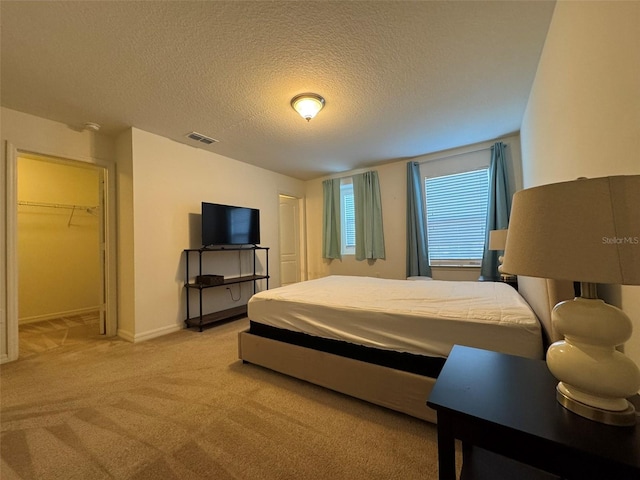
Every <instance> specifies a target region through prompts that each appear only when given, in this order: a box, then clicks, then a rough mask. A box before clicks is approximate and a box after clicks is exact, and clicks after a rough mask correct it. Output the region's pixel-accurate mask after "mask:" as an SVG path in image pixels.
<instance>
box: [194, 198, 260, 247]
mask: <svg viewBox="0 0 640 480" xmlns="http://www.w3.org/2000/svg"><path fill="white" fill-rule="evenodd" d="M259 243H260V210H258V209H256V208H245V207H234V206H232V205H220V204H218V203H207V202H202V245H203V246H204V247H209V246H212V245H258V244H259Z"/></svg>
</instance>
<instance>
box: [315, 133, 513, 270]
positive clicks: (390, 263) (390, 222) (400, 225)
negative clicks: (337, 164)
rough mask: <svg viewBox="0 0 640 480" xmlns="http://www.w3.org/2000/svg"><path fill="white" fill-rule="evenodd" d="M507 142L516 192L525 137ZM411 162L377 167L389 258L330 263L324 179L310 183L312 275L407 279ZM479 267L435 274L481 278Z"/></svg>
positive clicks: (486, 145)
mask: <svg viewBox="0 0 640 480" xmlns="http://www.w3.org/2000/svg"><path fill="white" fill-rule="evenodd" d="M502 141H503V142H504V143H505V144H507V145H508V155H509V158H510V160H511V162H510V164H509V166H508V168H509V171H508V174H509V176H510V181H511V182H512V185H514V188H515V190H519V189H520V188H522V171H521V165H520V162H521V161H520V138H519V136H518V135H510V136H508V137H505V138H503V139H502ZM493 143H495V142H493V141H492V142H484V143H480V144H475V145H469V146H466V147H461V148H456V149H453V150H447V151H445V152H438V153H434V154H429V155H423V156H420V157H416V158H415V159H413V160H415V161H418V162H423V161H431V160H436V159H438V158H443V157H447V156H451V155H457V154H461V153H466V152H473V151H475V150H478V149H484V148H489V147H491V145H493ZM407 162H408V159H404V160H399V161H396V162H392V163H388V164H386V165H379V166H376V167H374V168H372V169H374V170H377V171H378V177H379V179H380V195H381V197H382V222H383V228H384V241H385V251H386V259H384V260H376V261H368V260H364V261H356V259H355V256H353V255H345V256H343V258H342V260H332V261H328V260H326V259H323V258H322V214H323V213H322V210H323V195H322V182H323V180H325V179H326V178H329V177H323V178H319V179H315V180H310V181H308V182H307V234H308V237H307V238H308V240H307V246H308V256H309V261H308V267H309V278H310V279H311V278H319V277H324V276H327V275H360V276H369V277H382V278H406V270H407V267H406V228H407V223H406V222H407V220H406V215H407V214H406V204H407V193H406V192H407ZM362 171H364V170H357V171H352V172H344V173H342V174H340V175H338V176H339V177H343V176H349V175H352V174H354V173H358V172H362ZM479 275H480V269H479V268H444V267H441V268H435V269H433V278H435V279H438V280H477V279H478V276H479Z"/></svg>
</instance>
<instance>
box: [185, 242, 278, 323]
mask: <svg viewBox="0 0 640 480" xmlns="http://www.w3.org/2000/svg"><path fill="white" fill-rule="evenodd" d="M223 251H224V252H229V251H246V252H252V255H253V274H251V275H241V276H238V277H229V278H224V279H223V281H222V283H216V284H214V285H211V284H204V283H198V282H196V278H197V277H194V278H191V276H190V273H189V256H190V254H192V253H193V254H195V253H197V254H198V274H197V276H202V254H203V253H208V252H223ZM184 252H185V264H186V265H185V283H184V287H185V290H186V292H187V301H186V303H187V318H186V320H185V324H186V326H187V328H189V327H198V328H199V331H201V332H202V327H203V326H205V325H209V324H211V323H215V322H221V321H224V320H229V319H232V318H236V317H241V316H245V315H246V314H247V305H246V304H244V305H239V306H237V307H233V308H229V309H226V310H220V311H216V312H211V313H206V314H204V313H203V311H202V295H203V291H204V290H207V289H209V288H217V287H222V286H225V285H233V284H238V283H245V282H253V293H256V289H257V282H258V281H259V280H264V281H265V283H266V289H267V290H268V289H269V247H259V246H257V245H252V246H242V245H229V246H222V245H214V246H211V245H210V246H208V247H202V248H189V249H185V251H184ZM258 252H264V256H265V264H264V272H260V273H258V272H257V255H258ZM192 291H197V292H198V300H199V309H198V314H197V315H196V316H194V317H191V313H190V307H189V303H190V302H189V300H190V292H192Z"/></svg>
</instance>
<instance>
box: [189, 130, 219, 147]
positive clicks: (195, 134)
mask: <svg viewBox="0 0 640 480" xmlns="http://www.w3.org/2000/svg"><path fill="white" fill-rule="evenodd" d="M187 137H188V138H190V139H191V140H195V141H196V142H200V143H204V144H205V145H211V144H212V143H218V140H215V139H213V138H211V137H207V136H206V135H202V134H201V133H198V132H191V133H189V134H187Z"/></svg>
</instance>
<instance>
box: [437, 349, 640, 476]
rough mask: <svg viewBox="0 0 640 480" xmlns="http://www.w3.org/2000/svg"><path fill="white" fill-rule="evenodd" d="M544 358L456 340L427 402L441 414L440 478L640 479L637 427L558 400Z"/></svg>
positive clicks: (439, 440) (439, 433)
mask: <svg viewBox="0 0 640 480" xmlns="http://www.w3.org/2000/svg"><path fill="white" fill-rule="evenodd" d="M556 384H557V380H556V379H555V378H554V377H553V376H552V375H551V373H550V372H549V370H548V368H547V365H546V363H545V362H544V361H541V360H531V359H527V358H523V357H517V356H513V355H505V354H501V353H496V352H490V351H487V350H480V349H476V348H470V347H462V346H459V345H456V346H454V347H453V349H452V351H451V354H450V356H449V358H448V359H447V361H446V363H445V365H444V368H443V369H442V372H441V373H440V375H439V376H438V380H437V382H436V384H435V386H434V388H433V390H432V392H431V395H430V397H429V400H428V402H427V405H428V406H429V407H431V408H433V409H435V410H436V411H437V414H438V464H439V478H440V480H455V478H456V474H455V472H456V469H455V455H454V452H455V450H454V440H455V439H456V438H457V439H460V440H461V441H462V445H463V465H462V474H461V479H464V480H471V479H473V480H479V479H491V480H500V479H509V480H510V479H518V480H522V479H559V478H562V479H570V480H574V479H575V480H588V479H594V480H595V479H599V480H614V479H615V480H638V479H640V425H638V424H636V426H635V427H613V426H609V425H604V424H600V423H596V422H593V421H591V420H587V419H586V418H582V417H580V416H578V415H575V414H574V413H572V412H570V411H568V410H566V409H565V408H563V407H562V406H561V405H560V404H559V403H558V402H557V401H556V392H555V388H556Z"/></svg>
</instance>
